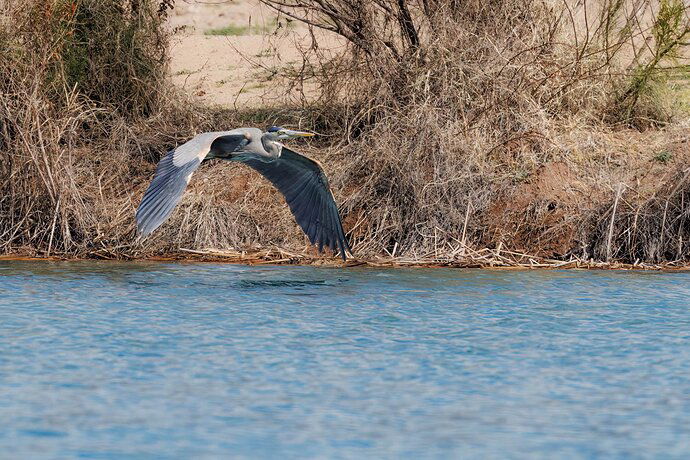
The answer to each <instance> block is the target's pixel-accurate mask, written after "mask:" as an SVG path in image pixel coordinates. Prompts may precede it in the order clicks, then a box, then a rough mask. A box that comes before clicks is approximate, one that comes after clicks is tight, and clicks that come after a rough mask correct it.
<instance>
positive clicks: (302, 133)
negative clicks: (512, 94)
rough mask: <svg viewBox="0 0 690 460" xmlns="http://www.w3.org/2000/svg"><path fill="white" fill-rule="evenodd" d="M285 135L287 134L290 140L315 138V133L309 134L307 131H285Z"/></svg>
mask: <svg viewBox="0 0 690 460" xmlns="http://www.w3.org/2000/svg"><path fill="white" fill-rule="evenodd" d="M285 134H286V135H287V136H288V137H290V138H293V137H313V136H315V134H314V133H308V132H306V131H293V130H291V129H286V130H285Z"/></svg>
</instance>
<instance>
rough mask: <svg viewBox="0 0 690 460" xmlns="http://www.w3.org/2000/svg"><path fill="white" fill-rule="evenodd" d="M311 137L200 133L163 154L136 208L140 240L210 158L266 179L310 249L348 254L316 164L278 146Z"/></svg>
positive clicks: (272, 132)
mask: <svg viewBox="0 0 690 460" xmlns="http://www.w3.org/2000/svg"><path fill="white" fill-rule="evenodd" d="M313 135H314V134H312V133H308V132H303V131H293V130H290V129H285V128H281V127H279V126H271V127H270V128H268V130H267V131H266V132H265V133H264V132H262V131H261V130H260V129H257V128H239V129H234V130H232V131H218V132H211V133H202V134H199V135H197V136H196V137H194V138H193V139H192V140H190V141H189V142H187V143H185V144H182V145H180V146H178V147H177V148H175V149H173V150H171V151H170V152H168V154H167V155H166V156H164V157H163V159H161V161H160V162H159V163H158V167H157V168H156V173H155V175H154V177H153V181H151V184H150V185H149V187H148V189H147V190H146V193H145V194H144V197H143V199H142V200H141V204H140V205H139V208H138V209H137V213H136V218H137V228H138V229H139V233H140V234H141V235H142V236H144V237H145V236H147V235H149V234H150V233H151V232H153V231H154V230H155V229H157V228H158V227H159V226H160V225H161V224H162V223H163V222H164V221H165V220H166V219H167V218H168V216H169V215H170V213H171V212H172V210H173V209H174V208H175V206H176V205H177V203H179V201H180V199H181V198H182V195H183V193H184V190H185V188H186V187H187V184H188V183H189V180H190V179H191V177H192V174H193V173H194V171H195V170H196V169H197V168H198V167H199V165H200V164H201V162H202V161H204V160H209V159H212V158H219V159H221V160H228V161H236V162H240V163H244V164H246V165H248V166H249V167H251V168H252V169H254V170H256V171H258V172H259V173H260V174H261V175H263V176H264V177H265V178H266V179H268V180H269V181H270V182H271V183H272V184H273V185H274V186H275V187H276V188H277V189H278V190H279V191H280V193H282V194H283V196H284V197H285V201H287V204H288V206H289V207H290V211H292V214H293V215H294V216H295V219H296V220H297V223H298V224H299V225H300V227H302V230H303V231H304V233H305V234H306V235H307V236H308V237H309V241H311V243H312V244H314V245H317V244H318V247H319V251H321V252H322V251H323V248H324V246H325V247H328V248H331V249H332V250H333V251H339V252H340V255H341V256H342V258H343V260H345V258H346V252H348V251H349V252H351V251H350V246H349V245H348V242H347V238H346V237H345V232H344V231H343V225H342V222H341V221H340V215H339V214H338V207H337V206H336V204H335V201H334V199H333V194H332V193H331V190H330V188H329V185H328V179H326V175H325V174H324V172H323V170H322V169H321V167H320V166H319V164H318V163H317V162H315V161H313V160H310V159H309V158H307V157H305V156H303V155H300V154H299V153H297V152H295V151H294V150H291V149H289V148H287V147H286V146H284V145H283V144H281V143H280V142H278V141H281V140H284V139H293V138H298V137H310V136H313Z"/></svg>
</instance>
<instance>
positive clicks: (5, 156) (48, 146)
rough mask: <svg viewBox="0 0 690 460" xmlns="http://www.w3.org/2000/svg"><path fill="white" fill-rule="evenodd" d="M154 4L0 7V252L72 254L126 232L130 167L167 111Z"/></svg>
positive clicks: (162, 41) (65, 0) (54, 1)
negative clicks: (25, 250) (22, 249)
mask: <svg viewBox="0 0 690 460" xmlns="http://www.w3.org/2000/svg"><path fill="white" fill-rule="evenodd" d="M158 6H159V5H158V3H156V2H152V1H131V2H123V1H117V0H108V1H95V0H93V1H87V0H83V1H69V0H50V1H9V2H4V3H3V4H2V6H1V7H0V15H1V22H0V47H1V48H2V50H3V51H2V55H1V56H0V245H1V246H0V250H3V251H10V250H17V249H18V248H26V249H27V250H30V251H34V250H38V251H43V252H47V253H50V252H51V251H53V252H61V253H83V252H87V251H94V250H98V249H99V248H108V247H109V248H112V247H116V246H118V245H119V244H120V243H121V242H122V241H128V240H129V237H128V235H131V233H132V224H131V220H132V219H131V210H132V199H133V198H132V196H131V188H132V183H133V182H134V183H136V182H137V177H138V176H139V175H140V173H138V172H137V169H140V168H141V165H142V159H143V157H144V156H145V155H146V154H147V153H149V152H148V150H149V149H151V143H153V142H151V143H149V141H153V140H154V139H155V140H157V141H158V143H160V144H165V142H166V141H162V140H161V139H160V137H161V135H163V134H164V132H165V128H164V125H165V123H166V122H167V123H169V122H170V120H171V117H173V116H174V113H173V112H172V111H170V110H169V104H168V101H167V97H168V94H167V93H166V90H165V85H164V84H163V79H164V76H165V71H166V63H167V51H166V50H167V38H166V35H165V33H164V32H163V29H162V27H161V26H162V18H161V16H160V13H159V11H158V9H157V8H158ZM154 125H155V129H153V126H154ZM183 126H184V125H183ZM180 129H181V128H180V127H176V128H175V130H176V131H179V130H180ZM169 131H170V130H168V132H169ZM156 137H159V138H158V139H156ZM167 142H168V143H170V140H168V141H167ZM153 145H155V143H153ZM157 150H158V149H157V148H156V154H155V156H156V157H157V156H158V152H157ZM133 178H134V181H133ZM123 238H124V240H123Z"/></svg>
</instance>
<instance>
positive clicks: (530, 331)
mask: <svg viewBox="0 0 690 460" xmlns="http://www.w3.org/2000/svg"><path fill="white" fill-rule="evenodd" d="M689 297H690V274H688V273H641V272H635V273H630V272H597V271H589V272H587V271H582V272H580V271H518V272H515V271H480V270H434V269H413V270H383V269H381V270H377V269H361V268H359V269H357V268H353V269H332V268H315V267H246V266H235V265H210V264H160V263H95V262H79V263H27V262H0V395H1V396H0V456H2V457H3V458H6V457H5V455H7V454H8V453H9V454H11V457H12V458H74V457H84V458H123V457H126V458H192V457H194V458H219V457H227V456H233V457H239V458H266V457H270V458H294V457H300V458H303V457H307V458H324V457H331V458H333V457H336V458H362V457H364V458H372V457H375V458H381V457H383V458H393V457H395V458H400V457H405V458H407V457H422V458H447V457H449V456H455V457H458V456H461V457H463V458H492V457H502V458H506V457H507V458H524V457H537V458H591V457H608V458H637V457H647V458H648V457H665V458H674V457H675V458H688V456H690V309H689V308H688V305H689V302H688V299H689Z"/></svg>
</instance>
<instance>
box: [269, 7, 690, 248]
mask: <svg viewBox="0 0 690 460" xmlns="http://www.w3.org/2000/svg"><path fill="white" fill-rule="evenodd" d="M264 3H266V4H267V5H269V6H272V7H273V8H275V9H276V10H278V11H279V12H280V13H281V14H285V15H287V16H290V17H292V18H294V19H296V20H300V21H303V22H305V23H307V24H309V25H311V26H312V27H318V28H324V29H327V30H330V31H332V32H333V33H336V34H339V35H341V36H342V37H344V38H345V39H346V40H347V41H348V43H349V45H348V49H347V51H346V52H344V53H343V54H342V55H340V56H338V57H336V58H335V59H333V58H332V57H330V55H329V56H328V57H323V56H322V55H321V54H320V51H319V49H318V47H314V48H313V49H311V50H305V53H306V54H307V55H308V56H310V57H311V62H312V66H311V67H306V68H305V70H304V71H303V72H302V73H301V74H300V75H299V76H298V77H299V79H300V81H304V80H305V79H312V80H315V81H317V82H318V84H319V86H320V88H321V94H322V98H321V104H320V106H319V105H318V104H317V107H319V108H320V110H321V111H323V112H326V111H328V109H329V108H330V122H329V123H326V125H327V126H330V127H334V128H335V129H337V130H343V131H345V133H346V140H345V141H344V142H343V143H342V144H341V145H339V146H338V148H337V149H336V150H337V153H335V154H333V155H332V160H333V162H332V163H331V164H332V165H333V166H332V168H337V170H336V174H335V177H334V180H333V183H334V184H335V188H336V189H339V190H342V193H341V196H342V197H343V198H344V209H345V214H346V215H347V218H346V223H347V225H346V227H348V228H350V229H352V233H351V234H352V237H353V239H354V242H355V245H354V250H355V252H357V253H359V254H361V255H367V256H375V255H377V254H391V255H393V254H405V255H407V256H408V257H412V258H423V257H424V255H425V254H430V253H432V254H438V253H444V252H453V251H454V249H453V248H458V247H459V246H461V245H466V244H470V245H471V246H472V247H475V248H477V247H479V248H483V247H488V248H496V247H498V246H499V245H503V246H504V247H510V248H514V249H518V250H521V251H526V252H529V253H532V254H540V255H548V256H549V257H558V258H567V257H570V256H574V257H585V258H587V259H589V258H590V257H599V258H605V254H604V255H602V252H601V251H600V250H599V249H596V248H599V247H600V246H601V241H600V240H601V239H602V238H603V239H604V240H607V236H608V235H607V234H606V233H604V234H603V235H602V234H601V232H600V231H599V230H597V229H598V228H599V227H600V225H599V222H600V220H601V221H602V222H606V221H607V220H606V219H607V214H608V212H609V211H606V210H608V209H610V207H611V206H610V201H611V200H612V198H611V196H612V194H610V193H607V190H606V189H607V188H610V187H611V184H613V186H614V187H615V184H616V183H617V182H619V181H621V180H624V179H629V178H630V177H631V176H634V174H636V172H639V170H643V169H644V168H646V165H645V163H644V162H643V161H640V158H639V156H635V155H630V156H629V157H623V158H620V161H621V162H623V164H625V166H626V167H625V168H620V167H619V165H616V164H612V163H607V162H601V161H599V160H600V159H601V157H604V158H606V157H608V156H611V155H612V154H614V152H612V151H611V150H613V149H617V148H618V147H619V144H620V143H621V142H624V143H627V145H626V146H625V147H624V148H625V149H628V150H635V151H644V150H646V149H650V150H651V149H653V148H656V145H654V144H653V143H652V142H650V141H648V139H646V137H645V136H639V135H636V134H637V133H638V130H640V129H646V130H650V131H654V132H660V131H659V129H668V128H669V127H673V126H676V125H678V124H679V123H681V124H682V123H683V120H684V118H685V117H687V113H682V112H677V111H674V110H673V107H671V104H669V103H668V99H669V98H664V97H662V95H661V94H660V91H658V89H659V88H660V87H664V84H665V83H666V79H667V78H668V76H669V75H670V74H671V73H672V72H676V71H678V69H686V70H685V71H687V68H686V67H683V65H686V64H687V60H686V59H684V56H685V54H684V53H685V51H684V50H685V48H684V47H686V46H687V41H688V37H689V36H690V21H689V19H688V7H687V6H685V5H684V4H683V3H682V2H680V1H679V0H664V1H652V0H629V1H628V0H620V1H618V0H617V1H611V2H587V1H585V2H578V3H577V5H575V4H574V2H553V1H534V0H499V1H496V2H488V3H487V2H436V1H432V0H429V1H424V0H419V1H416V0H404V1H397V0H396V1H391V0H379V1H375V2H363V1H357V0H328V1H317V0H290V1H282V0H281V1H280V2H278V1H272V0H265V1H264ZM666 96H668V94H666ZM671 98H673V96H671ZM572 130H578V131H579V132H580V133H581V134H583V135H584V136H585V138H584V139H578V140H576V141H575V142H572V140H571V139H570V133H571V131H572ZM631 133H632V134H631ZM686 133H687V131H686ZM685 136H686V137H685V138H686V139H687V134H686V135H685ZM593 137H594V138H596V139H597V141H598V143H597V144H594V145H590V146H586V147H584V148H580V146H579V145H578V144H583V143H587V139H588V138H589V139H590V140H591V139H592V138H593ZM657 137H658V136H649V138H654V139H656V138H657ZM672 142H673V141H672V140H671V139H669V140H668V143H669V144H671V143H672ZM617 153H618V152H616V153H615V154H614V155H617ZM651 155H652V154H651V153H650V156H651ZM554 165H564V169H565V171H566V172H565V173H563V174H562V176H563V177H555V178H553V181H554V182H555V185H554V184H548V183H546V184H545V183H544V178H543V176H544V175H546V176H548V175H549V174H550V171H551V170H552V169H553V167H554ZM559 167H560V166H559ZM669 167H671V166H670V165H669ZM636 168H637V169H638V170H637V171H635V170H636ZM623 169H625V170H623ZM576 189H578V190H576ZM659 192H660V193H662V190H659ZM592 222H595V224H593V225H592V224H591V223H592ZM616 241H618V240H616ZM611 252H612V253H613V254H614V256H615V257H616V258H618V259H620V260H628V261H634V260H636V258H637V257H636V255H635V254H633V251H632V250H629V249H628V248H626V247H622V246H621V247H618V248H617V249H616V250H614V251H611V250H609V253H611ZM638 252H639V251H638ZM649 255H650V254H646V255H645V256H644V257H642V258H641V259H640V260H647V259H646V258H645V257H647V256H649ZM654 260H659V258H658V257H655V258H654Z"/></svg>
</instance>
